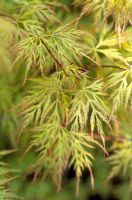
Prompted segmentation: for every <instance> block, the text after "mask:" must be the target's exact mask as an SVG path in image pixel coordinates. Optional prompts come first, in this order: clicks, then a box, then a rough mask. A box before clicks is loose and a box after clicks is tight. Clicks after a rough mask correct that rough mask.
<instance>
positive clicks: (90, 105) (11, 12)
mask: <svg viewBox="0 0 132 200" xmlns="http://www.w3.org/2000/svg"><path fill="white" fill-rule="evenodd" d="M65 3H66V4H67V6H66V5H65ZM80 9H81V11H80ZM131 10H132V1H131V0H116V1H115V0H95V1H91V0H85V1H80V0H74V1H70V0H69V1H67V2H65V1H61V0H60V1H59V0H58V1H49V0H45V1H42V0H22V1H10V0H8V1H1V3H0V30H1V31H0V40H1V46H0V57H1V59H0V100H1V104H0V118H1V120H0V130H1V131H0V134H1V141H2V143H1V144H0V146H1V148H2V149H3V148H5V149H6V148H8V147H10V146H11V147H12V146H13V147H16V146H18V147H19V148H20V152H19V153H17V152H16V154H15V155H14V157H13V158H11V157H10V158H7V160H8V161H9V162H11V163H14V165H17V166H18V168H20V171H21V172H20V176H21V174H22V176H23V175H24V176H23V179H22V177H20V179H19V181H18V182H19V184H18V188H17V187H16V188H17V189H16V194H17V193H18V194H19V193H21V194H22V192H20V191H22V189H21V187H22V180H23V182H24V184H26V186H25V187H27V190H28V188H29V185H30V184H29V183H28V181H27V179H28V178H27V177H28V175H29V176H30V173H33V174H32V178H33V181H34V182H35V183H38V181H43V180H42V179H44V180H46V181H47V180H48V179H49V178H50V180H51V179H53V182H54V183H55V184H56V186H57V190H58V191H60V189H61V186H62V185H63V182H65V174H66V171H67V170H68V169H69V167H73V170H74V171H75V175H76V179H77V187H76V189H77V195H78V194H79V182H80V180H81V177H82V176H83V173H84V171H85V170H88V171H89V174H90V180H91V186H92V187H93V188H94V179H95V189H96V187H97V185H98V183H97V185H96V182H98V178H97V180H96V175H97V174H96V170H97V168H98V169H100V170H104V171H105V170H106V171H107V169H106V165H108V164H110V166H112V167H111V171H110V175H109V176H108V179H111V178H113V177H115V176H121V174H124V176H125V178H126V179H128V180H130V179H132V176H131V169H132V141H131V137H132V136H131V130H130V129H131V122H130V119H131V117H132V115H131V111H132V56H131V53H132V37H131V35H132V28H131V21H132V12H131ZM24 76H25V77H24ZM22 82H23V85H22ZM128 118H129V119H128ZM22 133H23V134H22ZM20 136H21V137H20ZM99 148H101V149H102V151H103V153H105V154H107V151H108V153H109V152H112V153H111V155H109V154H107V155H108V161H107V164H104V165H103V166H104V168H103V167H102V166H101V168H100V166H99V167H98V166H96V162H98V156H99V153H98V149H99ZM3 154H4V152H1V153H0V156H1V155H3ZM23 154H24V155H25V157H22V159H23V161H22V162H20V164H18V163H19V162H18V157H21V155H23ZM28 156H29V157H28ZM30 156H31V157H30ZM26 157H28V158H30V159H29V160H28V161H26ZM101 159H102V158H101ZM16 160H17V161H16ZM21 165H22V166H21ZM23 168H24V169H23ZM93 168H94V170H93ZM102 168H103V169H102ZM27 169H28V170H27ZM10 172H12V169H9V167H8V166H7V165H5V164H4V163H3V162H0V200H4V199H6V200H10V199H12V200H13V199H14V198H15V196H14V195H12V193H11V189H10V187H9V185H10V184H9V182H10V180H12V178H8V174H9V173H10ZM93 172H94V173H93ZM122 172H124V173H122ZM102 173H103V172H102ZM106 174H108V173H106ZM26 176H27V177H26ZM106 176H107V175H106ZM63 177H64V178H63ZM94 177H95V178H94ZM105 178H107V177H105ZM40 179H41V180H40ZM63 180H64V181H63ZM128 182H129V183H128ZM128 182H127V181H126V182H125V183H126V185H127V186H128V184H129V185H130V184H131V183H130V181H128ZM14 183H17V181H16V182H14ZM46 184H48V183H46ZM19 187H20V188H19ZM106 188H107V187H106ZM51 190H52V189H51ZM21 194H20V196H21ZM24 195H25V197H26V198H27V199H26V200H29V199H31V200H33V198H36V199H35V200H40V199H42V198H45V197H43V195H42V197H39V196H36V197H33V196H31V194H30V195H29V196H26V194H24ZM49 198H50V197H49ZM51 198H52V197H51ZM128 198H129V197H128ZM53 199H56V197H53ZM62 199H65V197H63V196H62ZM81 200H82V199H81ZM123 200H124V199H123Z"/></svg>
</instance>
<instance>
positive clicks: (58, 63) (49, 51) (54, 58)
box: [42, 41, 67, 75]
mask: <svg viewBox="0 0 132 200" xmlns="http://www.w3.org/2000/svg"><path fill="white" fill-rule="evenodd" d="M42 43H43V45H44V47H45V48H46V50H47V51H48V53H49V54H50V55H51V57H52V58H53V60H54V61H55V62H56V63H57V65H58V66H59V67H60V68H61V69H62V70H63V71H64V72H65V74H66V75H67V73H66V71H65V69H64V68H63V67H62V65H61V63H60V62H59V61H58V60H57V59H56V57H55V56H54V55H53V54H52V52H51V50H50V49H49V48H48V47H47V45H46V44H45V42H44V41H42Z"/></svg>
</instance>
